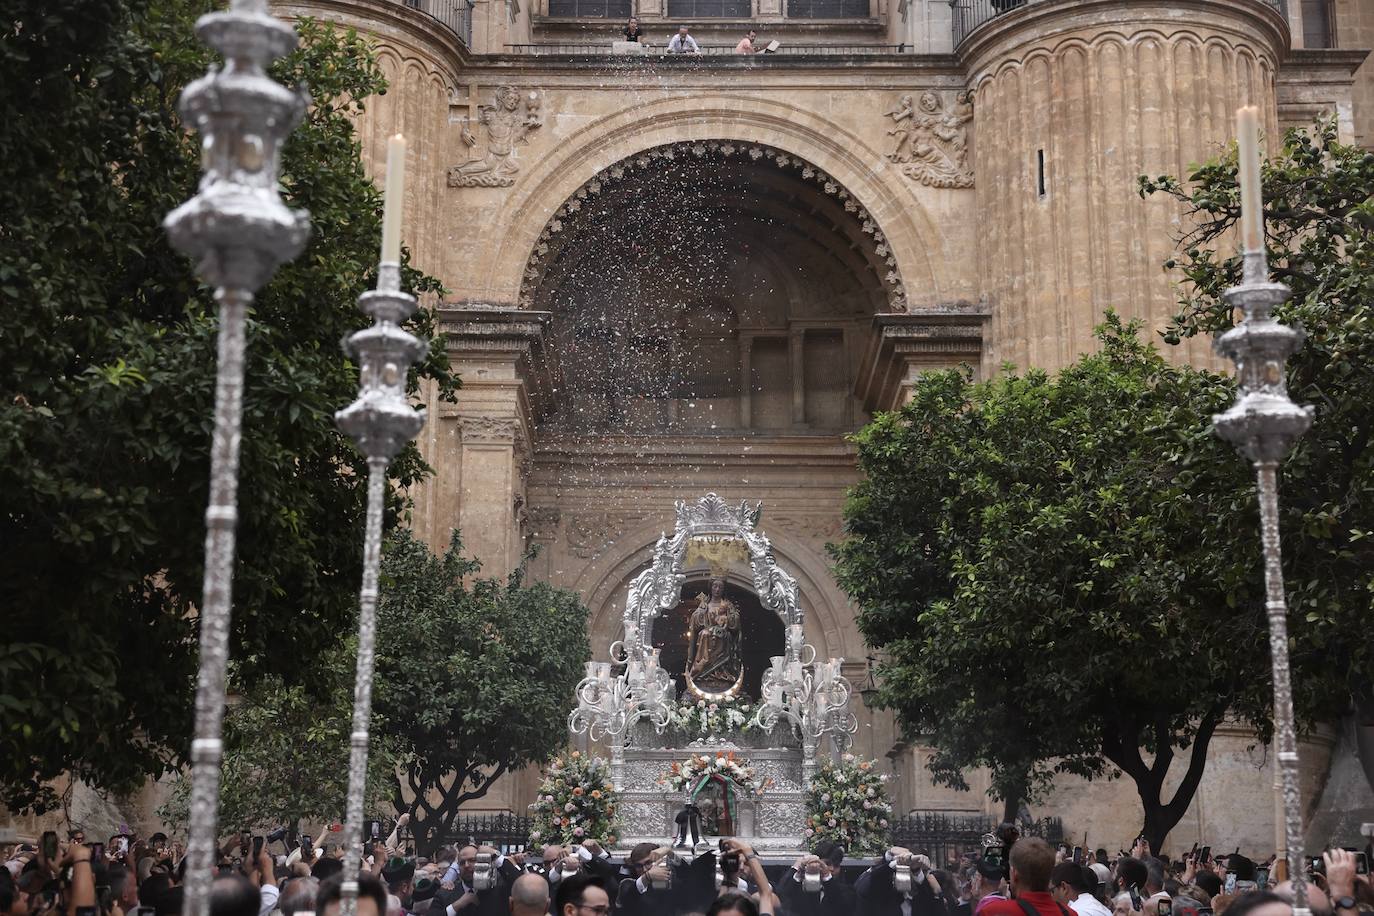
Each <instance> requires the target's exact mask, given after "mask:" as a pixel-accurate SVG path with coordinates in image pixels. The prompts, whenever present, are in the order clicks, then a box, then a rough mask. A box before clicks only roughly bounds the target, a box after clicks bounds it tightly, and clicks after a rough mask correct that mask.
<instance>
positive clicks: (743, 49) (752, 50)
mask: <svg viewBox="0 0 1374 916" xmlns="http://www.w3.org/2000/svg"><path fill="white" fill-rule="evenodd" d="M757 37H758V32H755V31H754V30H753V29H750V30H749V32H748V33H747V34H746V35H745V36H744V37H743V38H741V39H740V40H739V44H737V45H735V53H736V54H757V53H759V52H760V51H762V50H763V49H762V48H757V47H755V46H754V39H755V38H757Z"/></svg>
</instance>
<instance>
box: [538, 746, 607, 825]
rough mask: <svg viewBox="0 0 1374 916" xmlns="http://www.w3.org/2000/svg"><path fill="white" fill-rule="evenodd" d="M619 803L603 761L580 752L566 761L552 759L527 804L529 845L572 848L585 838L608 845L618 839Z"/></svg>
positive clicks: (571, 754)
mask: <svg viewBox="0 0 1374 916" xmlns="http://www.w3.org/2000/svg"><path fill="white" fill-rule="evenodd" d="M619 802H620V796H619V793H617V792H616V790H615V786H614V785H613V784H612V783H611V768H610V765H609V764H607V762H606V760H605V758H603V757H588V756H586V755H585V754H583V753H581V752H580V751H573V752H572V753H570V754H568V756H567V757H566V758H564V757H561V756H560V757H555V758H553V760H552V761H550V763H549V765H548V767H547V768H546V769H545V771H544V781H543V783H541V784H540V786H539V794H538V796H536V798H535V802H534V804H532V805H530V814H531V818H532V821H533V829H532V830H531V831H530V845H531V846H538V845H541V844H561V845H573V844H577V843H581V842H582V841H583V840H588V839H590V840H598V841H600V842H601V843H603V844H605V845H610V844H611V843H614V842H615V841H616V839H617V837H616V832H615V831H616V821H615V811H616V806H617V804H619Z"/></svg>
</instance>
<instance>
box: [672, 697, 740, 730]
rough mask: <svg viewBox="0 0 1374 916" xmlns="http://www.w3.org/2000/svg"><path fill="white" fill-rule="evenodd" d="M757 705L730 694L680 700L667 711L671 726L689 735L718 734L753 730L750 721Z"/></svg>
mask: <svg viewBox="0 0 1374 916" xmlns="http://www.w3.org/2000/svg"><path fill="white" fill-rule="evenodd" d="M757 709H758V707H757V706H755V705H754V704H751V703H750V702H749V701H748V700H743V699H740V698H738V697H731V698H728V699H724V700H718V701H716V702H710V703H708V702H707V701H706V700H696V701H693V700H691V699H690V698H688V699H685V700H683V701H682V702H681V703H679V704H678V705H677V706H676V707H674V708H673V711H672V712H670V713H669V714H668V722H669V724H670V725H672V726H673V727H674V728H676V729H678V730H679V731H682V732H683V733H685V734H687V735H691V736H709V735H720V734H723V733H725V732H747V731H750V730H752V729H753V725H752V724H751V720H752V719H753V718H754V713H755V711H757Z"/></svg>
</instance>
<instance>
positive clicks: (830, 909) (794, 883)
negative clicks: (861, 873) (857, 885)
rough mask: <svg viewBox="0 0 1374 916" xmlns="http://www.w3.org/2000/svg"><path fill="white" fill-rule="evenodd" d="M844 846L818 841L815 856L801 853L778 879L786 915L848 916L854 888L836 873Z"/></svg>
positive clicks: (852, 907)
mask: <svg viewBox="0 0 1374 916" xmlns="http://www.w3.org/2000/svg"><path fill="white" fill-rule="evenodd" d="M843 862H844V847H843V846H841V845H840V844H838V843H836V842H833V841H832V840H822V841H821V843H820V845H818V846H817V847H816V854H815V855H813V856H812V855H808V856H802V857H801V858H800V859H798V860H797V861H796V862H795V863H794V864H793V866H792V867H791V868H789V869H788V870H787V874H786V875H784V876H783V878H782V880H781V881H779V882H778V885H777V888H776V890H777V894H778V896H779V897H780V898H781V899H782V905H783V909H784V910H785V911H786V912H787V914H788V916H850V914H852V913H854V911H855V909H856V908H857V906H858V898H857V896H856V895H855V893H854V888H853V887H851V886H850V885H848V884H846V883H845V881H844V878H843V876H842V875H841V874H840V866H841V864H843Z"/></svg>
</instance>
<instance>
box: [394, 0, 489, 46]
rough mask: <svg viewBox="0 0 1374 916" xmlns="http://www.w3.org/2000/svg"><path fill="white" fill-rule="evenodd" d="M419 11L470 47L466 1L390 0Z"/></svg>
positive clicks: (470, 22) (470, 5)
mask: <svg viewBox="0 0 1374 916" xmlns="http://www.w3.org/2000/svg"><path fill="white" fill-rule="evenodd" d="M392 2H399V3H400V4H401V5H402V6H408V7H410V8H411V9H413V10H419V11H420V12H422V13H424V14H425V15H427V16H429V18H431V19H433V20H435V21H436V22H439V23H441V24H442V25H444V26H445V27H446V28H447V29H448V30H449V31H450V32H452V33H453V34H454V35H457V36H458V37H459V39H461V40H462V42H463V44H464V45H465V46H466V47H469V48H470V47H472V4H471V3H469V2H468V0H392Z"/></svg>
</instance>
